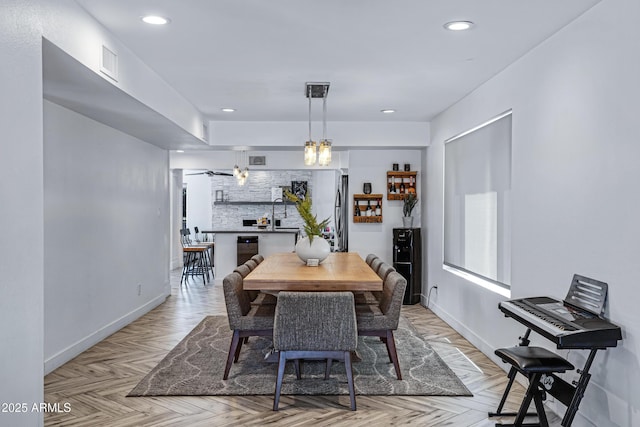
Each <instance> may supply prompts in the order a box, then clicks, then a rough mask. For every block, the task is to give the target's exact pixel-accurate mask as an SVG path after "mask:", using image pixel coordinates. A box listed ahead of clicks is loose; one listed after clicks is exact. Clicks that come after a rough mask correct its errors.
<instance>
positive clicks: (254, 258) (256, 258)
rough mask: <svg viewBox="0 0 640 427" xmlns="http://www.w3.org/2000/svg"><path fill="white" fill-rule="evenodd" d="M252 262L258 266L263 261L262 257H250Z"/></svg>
mask: <svg viewBox="0 0 640 427" xmlns="http://www.w3.org/2000/svg"><path fill="white" fill-rule="evenodd" d="M251 259H252V260H254V261H255V262H257V263H258V264H260V263H261V262H262V261H264V257H263V256H262V255H260V254H256V255H254V256H252V257H251Z"/></svg>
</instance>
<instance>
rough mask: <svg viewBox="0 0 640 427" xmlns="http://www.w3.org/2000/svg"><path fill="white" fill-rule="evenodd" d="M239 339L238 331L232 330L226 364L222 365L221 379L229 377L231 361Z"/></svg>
mask: <svg viewBox="0 0 640 427" xmlns="http://www.w3.org/2000/svg"><path fill="white" fill-rule="evenodd" d="M239 341H240V331H233V337H232V338H231V345H230V346H229V354H228V355H227V364H226V365H225V367H224V375H223V376H222V379H223V380H226V379H227V378H229V371H230V370H231V363H232V362H233V358H234V355H235V354H236V349H237V347H238V342H239Z"/></svg>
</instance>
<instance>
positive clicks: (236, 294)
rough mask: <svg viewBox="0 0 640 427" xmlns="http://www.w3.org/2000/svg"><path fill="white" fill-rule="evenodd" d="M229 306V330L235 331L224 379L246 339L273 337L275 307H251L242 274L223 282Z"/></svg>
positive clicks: (233, 275) (230, 275) (225, 298)
mask: <svg viewBox="0 0 640 427" xmlns="http://www.w3.org/2000/svg"><path fill="white" fill-rule="evenodd" d="M222 287H223V289H224V300H225V303H226V304H227V317H228V318H229V328H231V330H232V331H233V337H232V338H231V345H230V346H229V354H228V356H227V364H226V366H225V369H224V375H223V377H222V379H225V380H226V379H227V378H228V377H229V370H230V369H231V364H232V362H237V361H238V357H239V356H240V350H241V349H242V342H243V341H244V338H248V337H252V336H267V337H270V336H272V335H273V319H274V313H275V306H274V305H251V303H250V299H249V295H248V294H247V292H246V291H244V290H243V289H242V276H241V275H240V273H236V272H234V273H231V274H229V275H228V276H226V277H225V278H224V280H223V281H222Z"/></svg>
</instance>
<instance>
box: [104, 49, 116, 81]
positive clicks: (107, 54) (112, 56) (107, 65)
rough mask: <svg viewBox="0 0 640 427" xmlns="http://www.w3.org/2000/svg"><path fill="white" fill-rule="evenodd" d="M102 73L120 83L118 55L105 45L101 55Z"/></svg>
mask: <svg viewBox="0 0 640 427" xmlns="http://www.w3.org/2000/svg"><path fill="white" fill-rule="evenodd" d="M100 71H101V72H102V73H103V74H105V75H106V76H108V77H109V78H111V79H113V80H115V81H118V55H116V53H115V52H113V51H112V50H111V49H109V48H108V47H106V46H104V45H102V53H101V55H100Z"/></svg>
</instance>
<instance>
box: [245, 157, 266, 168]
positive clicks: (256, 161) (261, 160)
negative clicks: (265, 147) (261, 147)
mask: <svg viewBox="0 0 640 427" xmlns="http://www.w3.org/2000/svg"><path fill="white" fill-rule="evenodd" d="M266 165H267V156H249V166H266Z"/></svg>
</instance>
